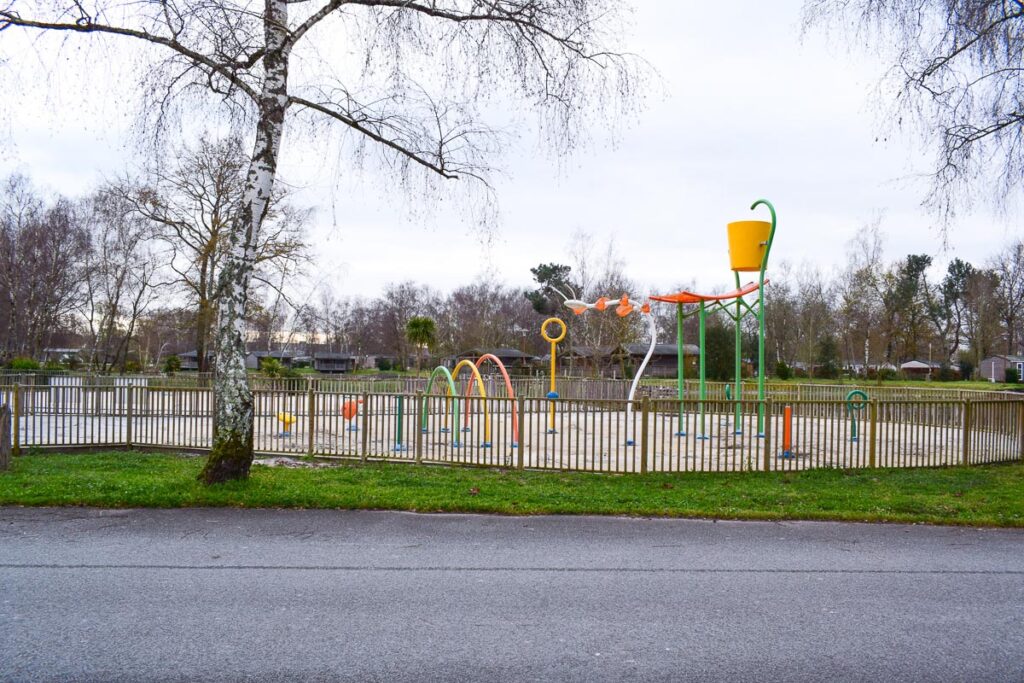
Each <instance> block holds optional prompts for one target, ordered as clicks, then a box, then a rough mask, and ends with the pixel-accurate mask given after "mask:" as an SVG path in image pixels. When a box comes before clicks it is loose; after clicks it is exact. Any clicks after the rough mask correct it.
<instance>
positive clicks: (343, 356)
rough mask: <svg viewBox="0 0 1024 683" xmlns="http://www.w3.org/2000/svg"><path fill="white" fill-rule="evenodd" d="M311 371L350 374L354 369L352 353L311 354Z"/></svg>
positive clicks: (354, 359) (353, 355)
mask: <svg viewBox="0 0 1024 683" xmlns="http://www.w3.org/2000/svg"><path fill="white" fill-rule="evenodd" d="M313 369H314V370H316V371H317V372H352V371H353V370H355V369H356V356H355V354H353V353H330V352H326V351H325V352H321V353H314V354H313Z"/></svg>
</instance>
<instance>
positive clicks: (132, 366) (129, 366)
mask: <svg viewBox="0 0 1024 683" xmlns="http://www.w3.org/2000/svg"><path fill="white" fill-rule="evenodd" d="M121 370H122V371H123V372H142V365H140V364H139V361H137V360H126V361H125V362H124V365H123V366H122V367H121Z"/></svg>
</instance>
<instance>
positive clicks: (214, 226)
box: [106, 137, 309, 372]
mask: <svg viewBox="0 0 1024 683" xmlns="http://www.w3.org/2000/svg"><path fill="white" fill-rule="evenodd" d="M248 163H249V162H248V159H247V155H246V153H245V151H244V149H243V148H242V143H241V141H240V140H238V138H234V137H228V138H224V139H222V140H211V139H209V138H206V137H203V138H202V139H200V141H199V143H198V144H197V145H196V146H195V148H189V147H182V148H180V149H178V150H177V153H176V154H175V155H174V158H173V159H172V160H170V161H168V162H166V163H161V164H158V165H157V166H156V167H155V168H153V169H151V170H149V171H148V172H147V173H146V174H145V178H144V179H142V180H132V179H125V180H123V181H121V182H119V183H117V184H115V185H112V186H110V187H109V188H107V189H106V193H107V194H112V195H118V196H120V198H121V201H123V202H126V203H127V204H129V205H130V206H131V207H132V209H133V211H134V214H135V215H136V216H139V217H142V218H144V219H146V220H148V221H150V222H151V223H152V224H153V234H154V235H155V236H156V238H157V239H159V240H161V241H162V242H163V243H164V245H166V247H167V249H168V251H169V255H168V256H167V257H166V258H165V259H164V260H165V261H166V262H167V263H168V264H169V267H170V269H171V270H172V271H173V273H174V276H175V277H174V282H175V283H176V284H177V285H179V286H180V287H181V288H183V289H184V292H185V295H186V297H187V298H188V301H189V303H190V304H191V306H192V307H193V309H194V311H195V318H196V319H195V345H196V349H195V350H196V354H197V357H198V359H199V370H200V371H201V372H206V371H208V370H209V367H208V365H207V355H208V349H209V346H210V336H211V331H212V327H213V323H214V320H215V318H216V315H215V314H216V310H217V300H218V294H219V291H220V290H219V288H218V286H217V279H218V277H219V276H220V271H221V267H222V265H223V262H224V259H225V256H226V253H227V249H228V239H227V238H228V235H229V232H230V223H231V221H232V220H234V218H235V216H237V215H238V213H239V212H240V211H241V203H242V200H243V195H244V192H245V174H246V170H247V168H248ZM308 216H309V212H308V211H301V210H298V209H296V208H294V207H292V206H291V205H290V204H288V203H287V193H286V192H284V191H283V190H281V189H275V190H274V192H273V194H272V196H271V200H270V203H269V207H268V208H267V214H266V216H265V217H264V219H263V224H262V226H261V228H260V232H259V234H258V235H257V237H256V238H255V240H254V245H253V252H254V259H253V272H252V279H253V280H254V281H256V282H258V283H262V284H264V285H268V286H272V287H277V286H278V284H279V281H280V278H279V275H280V273H281V272H282V271H288V272H291V271H293V270H297V269H298V268H299V267H301V266H302V265H303V264H304V263H305V262H306V261H307V260H308V258H309V253H308V245H307V244H306V242H305V239H304V236H303V230H304V227H305V223H306V221H307V220H308Z"/></svg>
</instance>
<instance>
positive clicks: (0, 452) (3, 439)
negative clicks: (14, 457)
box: [0, 403, 11, 472]
mask: <svg viewBox="0 0 1024 683" xmlns="http://www.w3.org/2000/svg"><path fill="white" fill-rule="evenodd" d="M10 466H11V409H10V408H9V407H8V406H7V404H6V403H0V472H2V471H4V470H6V469H9V468H10Z"/></svg>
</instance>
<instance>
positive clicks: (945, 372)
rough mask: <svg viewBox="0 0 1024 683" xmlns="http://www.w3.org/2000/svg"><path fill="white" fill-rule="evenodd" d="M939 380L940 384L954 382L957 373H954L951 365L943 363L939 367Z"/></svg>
mask: <svg viewBox="0 0 1024 683" xmlns="http://www.w3.org/2000/svg"><path fill="white" fill-rule="evenodd" d="M938 379H939V381H940V382H952V381H953V380H955V379H956V373H955V372H953V368H951V367H950V366H949V363H943V364H942V365H941V366H939V375H938Z"/></svg>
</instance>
